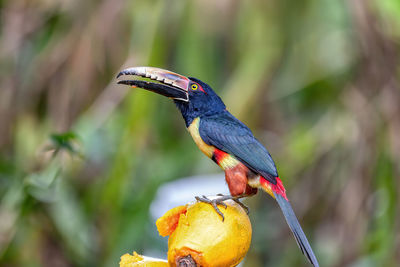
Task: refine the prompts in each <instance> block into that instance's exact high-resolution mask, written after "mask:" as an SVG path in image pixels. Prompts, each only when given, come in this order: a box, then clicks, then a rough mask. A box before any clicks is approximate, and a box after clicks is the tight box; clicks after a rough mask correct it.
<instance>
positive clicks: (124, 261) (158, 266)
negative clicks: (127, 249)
mask: <svg viewBox="0 0 400 267" xmlns="http://www.w3.org/2000/svg"><path fill="white" fill-rule="evenodd" d="M141 266H147V267H168V266H169V264H168V262H167V261H165V260H160V259H154V258H150V257H146V256H141V255H139V254H137V253H136V252H135V251H134V252H133V255H129V254H128V253H127V254H124V255H122V256H121V261H120V262H119V267H141Z"/></svg>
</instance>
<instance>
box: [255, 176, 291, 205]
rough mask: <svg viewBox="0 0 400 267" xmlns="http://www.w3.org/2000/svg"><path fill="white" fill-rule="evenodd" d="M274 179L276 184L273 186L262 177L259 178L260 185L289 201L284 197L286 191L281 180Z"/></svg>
mask: <svg viewBox="0 0 400 267" xmlns="http://www.w3.org/2000/svg"><path fill="white" fill-rule="evenodd" d="M275 179H276V184H273V183H271V182H269V181H267V180H266V179H265V178H264V177H260V183H261V184H266V185H268V186H269V187H271V190H272V191H273V192H274V193H276V194H278V195H281V196H283V197H284V198H285V199H286V200H287V201H289V200H288V198H287V196H286V189H285V187H284V186H283V184H282V181H281V179H280V178H279V177H275Z"/></svg>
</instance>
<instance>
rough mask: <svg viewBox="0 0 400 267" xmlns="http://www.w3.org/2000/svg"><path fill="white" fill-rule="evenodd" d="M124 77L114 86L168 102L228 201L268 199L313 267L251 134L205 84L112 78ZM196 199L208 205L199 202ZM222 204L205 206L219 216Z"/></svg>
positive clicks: (167, 77) (131, 71)
mask: <svg viewBox="0 0 400 267" xmlns="http://www.w3.org/2000/svg"><path fill="white" fill-rule="evenodd" d="M126 75H133V76H137V77H138V78H134V79H127V80H119V81H118V84H125V85H129V86H132V87H134V88H135V87H137V88H142V89H146V90H149V91H152V92H155V93H157V94H160V95H163V96H166V97H168V98H171V99H173V101H174V102H175V105H176V106H177V107H178V109H179V111H180V112H181V113H182V116H183V119H184V121H185V124H186V127H187V129H188V131H189V133H190V134H191V136H192V138H193V140H194V142H195V143H196V145H197V146H198V147H199V149H200V150H201V151H202V152H203V153H204V154H205V155H206V156H208V157H209V158H211V159H212V160H213V161H214V162H215V163H217V164H218V165H219V166H220V167H221V168H222V169H223V170H224V171H225V180H226V183H227V185H228V187H229V192H230V194H231V196H230V197H232V198H233V199H234V200H237V199H238V198H241V197H244V196H250V195H254V194H255V193H257V189H262V190H263V191H265V192H267V193H268V194H269V195H271V196H272V197H273V198H274V199H275V200H276V201H277V202H278V204H279V207H280V208H281V210H282V212H283V215H284V216H285V219H286V222H287V223H288V225H289V227H290V229H291V230H292V232H293V235H294V237H295V239H296V241H297V244H298V246H299V247H300V249H301V251H302V253H303V254H304V255H305V256H306V257H307V258H308V260H309V261H310V263H311V264H312V265H314V266H319V265H318V261H317V258H316V257H315V255H314V252H313V250H312V248H311V246H310V244H309V243H308V240H307V237H306V235H305V234H304V232H303V230H302V228H301V226H300V224H299V221H298V220H297V218H296V215H295V214H294V212H293V209H292V206H291V205H290V202H289V200H288V198H287V195H286V190H285V188H284V186H283V184H282V181H281V179H280V178H279V176H278V172H277V169H276V166H275V163H274V161H273V159H272V157H271V155H270V153H269V152H268V150H267V149H266V148H265V147H264V146H263V145H262V144H261V143H260V142H259V141H258V140H257V139H256V138H255V137H254V135H253V133H252V132H251V130H250V129H249V128H248V127H247V126H246V125H245V124H244V123H242V122H241V121H240V120H238V119H237V118H235V117H234V116H233V115H232V114H231V113H230V112H229V111H228V110H227V109H226V107H225V104H224V102H222V100H221V98H220V97H219V96H218V95H217V94H216V93H215V92H214V91H213V89H211V87H210V86H209V85H208V84H206V83H204V82H202V81H200V80H199V79H196V78H192V77H186V76H183V75H180V74H177V73H174V72H171V71H168V70H164V69H160V68H154V67H133V68H128V69H125V70H122V71H121V72H120V73H119V74H118V76H117V78H120V77H121V76H124V77H126ZM143 78H147V79H143ZM198 199H200V200H202V201H206V202H207V201H208V199H207V198H205V197H203V198H198ZM226 199H227V198H226V197H224V196H222V197H221V198H220V199H219V200H218V199H217V200H215V199H214V200H212V201H210V203H211V204H213V206H214V208H216V211H217V212H219V213H220V214H222V213H221V212H220V211H219V210H218V208H217V205H216V204H223V203H221V202H218V201H223V200H226ZM222 218H223V215H222Z"/></svg>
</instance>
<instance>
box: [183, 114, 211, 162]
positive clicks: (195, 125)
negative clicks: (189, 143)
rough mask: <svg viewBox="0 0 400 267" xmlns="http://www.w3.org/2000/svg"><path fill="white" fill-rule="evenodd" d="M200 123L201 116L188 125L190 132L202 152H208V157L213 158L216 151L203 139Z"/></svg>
mask: <svg viewBox="0 0 400 267" xmlns="http://www.w3.org/2000/svg"><path fill="white" fill-rule="evenodd" d="M199 125H200V118H196V119H194V120H193V122H192V123H191V124H190V125H189V127H188V130H189V133H190V135H191V136H192V138H193V140H194V142H195V143H196V145H197V146H198V147H199V149H200V150H201V152H203V153H204V154H206V156H207V157H209V158H211V157H212V156H213V153H214V147H213V146H210V145H207V144H206V143H205V142H204V141H203V139H201V136H200V132H199Z"/></svg>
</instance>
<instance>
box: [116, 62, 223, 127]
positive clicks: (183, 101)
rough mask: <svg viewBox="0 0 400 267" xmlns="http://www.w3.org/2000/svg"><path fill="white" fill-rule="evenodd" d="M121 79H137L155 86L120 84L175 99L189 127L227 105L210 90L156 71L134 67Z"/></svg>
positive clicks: (138, 82)
mask: <svg viewBox="0 0 400 267" xmlns="http://www.w3.org/2000/svg"><path fill="white" fill-rule="evenodd" d="M122 75H136V76H141V77H144V78H149V79H151V80H153V81H156V82H149V81H143V80H121V81H119V82H118V83H119V84H126V85H130V86H132V87H138V88H143V89H146V90H149V91H152V92H155V93H157V94H161V95H164V96H166V97H169V98H172V99H173V100H174V102H175V104H176V106H177V107H178V108H179V110H180V111H181V113H182V116H183V118H184V119H185V123H186V126H189V125H190V124H191V123H192V121H193V120H194V119H195V118H197V117H200V116H207V115H212V114H216V113H219V112H222V111H224V110H225V104H224V103H223V102H222V100H221V98H220V97H219V96H218V95H217V94H216V93H215V92H214V91H213V90H212V89H211V87H210V86H209V85H208V84H206V83H204V82H202V81H200V80H198V79H196V78H188V77H185V76H183V75H180V74H177V73H174V72H170V71H168V70H163V69H159V68H153V67H134V68H129V69H126V70H123V71H121V72H120V73H119V74H118V76H117V77H120V76H122Z"/></svg>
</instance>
